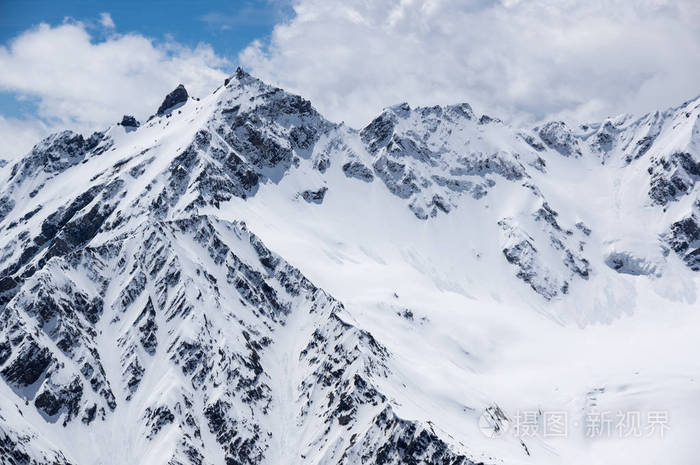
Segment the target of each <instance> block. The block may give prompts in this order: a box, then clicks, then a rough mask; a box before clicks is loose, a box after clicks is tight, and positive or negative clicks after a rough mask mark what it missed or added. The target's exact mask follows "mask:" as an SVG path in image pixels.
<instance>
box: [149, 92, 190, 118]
mask: <svg viewBox="0 0 700 465" xmlns="http://www.w3.org/2000/svg"><path fill="white" fill-rule="evenodd" d="M188 97H189V94H188V93H187V89H185V86H183V85H182V84H179V85H178V86H177V87H176V88H175V90H173V91H172V92H170V93H169V94H168V95H166V96H165V99H164V100H163V103H161V104H160V107H158V111H157V112H156V114H157V115H158V116H161V115H163V114H165V113H167V112H168V111H170V110H173V109H174V108H175V106H176V105H182V104H184V103H185V102H187V98H188Z"/></svg>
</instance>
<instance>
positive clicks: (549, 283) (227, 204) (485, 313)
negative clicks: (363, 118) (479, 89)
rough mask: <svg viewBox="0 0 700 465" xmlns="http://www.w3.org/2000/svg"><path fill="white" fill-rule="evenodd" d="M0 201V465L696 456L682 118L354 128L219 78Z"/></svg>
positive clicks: (695, 344)
mask: <svg viewBox="0 0 700 465" xmlns="http://www.w3.org/2000/svg"><path fill="white" fill-rule="evenodd" d="M0 179H1V180H2V182H1V184H0V186H1V187H0V190H1V192H0V269H2V272H0V377H1V379H2V382H0V457H1V459H0V462H1V463H3V464H12V465H20V464H73V465H90V464H105V465H107V464H110V465H111V464H115V465H116V464H124V463H132V464H183V465H185V464H193V465H200V464H201V465H205V464H206V465H209V464H212V465H213V464H226V465H253V464H274V465H283V464H314V465H321V464H434V465H437V464H440V465H448V464H449V465H453V464H454V465H456V464H460V465H468V464H476V463H485V464H502V463H503V464H511V463H513V464H515V463H518V464H519V463H538V464H541V463H562V464H563V463H566V464H584V463H585V464H592V463H600V464H610V463H635V464H644V463H649V464H651V463H675V464H686V463H687V464H691V463H696V462H697V458H696V456H697V452H698V449H697V446H696V445H695V443H696V440H695V437H694V436H695V433H696V432H697V431H698V429H699V428H700V420H699V419H698V418H700V416H699V415H700V401H699V400H698V399H700V389H699V388H698V382H699V380H700V377H699V376H700V361H698V358H697V356H696V355H697V354H698V350H699V349H700V338H699V337H698V335H699V332H700V330H698V328H700V315H699V314H698V301H697V293H698V285H699V284H700V279H699V275H698V273H697V272H698V271H700V196H699V195H698V192H699V190H700V187H699V186H700V182H699V181H700V98H698V99H695V100H692V101H689V102H686V103H684V104H682V105H680V106H678V107H676V108H672V109H669V110H667V111H664V112H657V113H654V114H649V115H644V116H642V117H641V118H634V117H631V116H624V117H619V118H614V119H608V120H606V121H603V122H599V123H595V124H586V125H581V126H577V127H568V126H567V125H566V124H564V123H562V122H556V121H554V122H549V123H546V124H543V125H541V126H538V127H535V128H514V127H511V126H509V125H507V124H504V123H503V122H502V121H501V120H499V119H497V118H495V117H490V116H487V115H479V114H477V113H475V111H474V110H473V109H472V108H471V107H470V106H469V105H468V104H466V103H463V104H457V105H451V106H446V107H431V108H411V107H410V106H409V105H408V104H401V105H397V106H395V107H391V108H388V109H386V110H385V111H384V112H383V113H382V114H381V115H379V116H378V117H377V118H376V119H375V120H374V121H372V122H371V123H370V124H369V125H368V126H367V127H365V128H364V129H362V130H360V131H358V130H355V129H352V128H349V127H347V126H345V125H343V124H335V123H333V122H330V121H327V120H326V119H324V118H323V116H322V115H320V114H319V113H318V112H317V111H316V110H315V109H314V108H313V107H312V105H311V103H310V102H308V101H306V100H304V99H303V98H301V97H298V96H295V95H291V94H289V93H287V92H285V91H283V90H281V89H278V88H274V87H271V86H268V85H266V84H264V83H263V82H261V81H259V80H258V79H256V78H254V77H252V76H250V75H249V74H247V73H245V72H244V71H242V70H240V69H239V70H237V71H236V73H235V74H234V75H233V76H231V77H230V78H229V79H227V80H226V81H225V82H224V83H223V85H222V86H221V87H219V88H218V89H216V90H215V91H214V92H213V93H212V94H211V95H209V96H206V97H202V98H195V97H192V96H190V95H188V93H187V91H186V89H185V88H184V87H182V86H180V87H178V88H177V89H175V90H174V91H173V92H172V93H171V94H169V95H168V96H167V97H166V98H165V100H164V102H163V104H162V105H161V106H160V108H159V109H158V110H157V112H156V114H155V115H154V116H152V117H151V118H150V119H149V120H148V121H146V122H144V123H142V124H139V122H137V121H136V120H135V119H134V118H133V117H130V116H125V117H124V119H123V120H122V121H121V122H120V123H119V124H117V125H115V126H113V127H111V128H109V129H108V130H106V131H104V132H98V133H95V134H92V135H91V136H89V137H87V138H85V137H84V136H82V135H79V134H76V133H73V132H70V131H66V132H63V133H60V134H55V135H52V136H50V137H48V138H47V139H45V140H43V141H41V142H40V143H39V144H37V145H36V146H35V147H34V148H33V149H32V151H31V152H30V153H29V154H27V155H26V156H25V157H24V158H22V159H20V160H19V161H17V162H15V163H8V164H6V165H5V166H4V167H2V168H0ZM523 412H530V413H534V417H533V418H534V425H535V426H537V425H539V426H543V422H544V421H545V420H546V418H547V415H548V414H551V413H553V412H558V413H563V414H565V418H566V425H567V426H568V430H567V432H566V434H565V435H557V436H556V437H552V436H551V435H550V437H547V436H546V435H542V434H525V433H526V431H524V429H523V426H524V424H523V421H521V420H522V418H521V417H522V415H521V414H522V413H523ZM650 412H656V415H657V416H655V417H654V418H655V419H656V420H657V421H656V424H655V425H650V424H645V423H644V419H647V420H648V418H647V416H643V417H642V422H641V424H640V428H642V429H643V428H648V427H650V426H655V427H660V428H661V429H660V430H657V431H649V433H650V434H644V432H645V431H640V434H639V435H636V434H630V435H629V436H622V435H615V434H612V433H613V432H614V431H612V430H611V431H607V433H609V434H598V435H596V434H592V431H591V430H590V429H589V427H590V425H588V424H586V422H587V421H589V420H590V418H591V417H592V416H593V415H603V414H607V413H610V414H613V415H614V414H619V413H624V414H625V415H627V414H630V413H632V414H634V413H639V414H640V415H647V414H648V413H650ZM662 414H664V415H665V416H663V415H662ZM660 416H661V417H663V419H665V422H664V423H663V424H661V422H659V421H658V420H659V418H660ZM533 418H530V419H531V420H532V419H533ZM516 426H519V428H516ZM531 426H532V425H531ZM623 426H629V424H624V425H623ZM651 433H654V434H651ZM661 436H663V437H661Z"/></svg>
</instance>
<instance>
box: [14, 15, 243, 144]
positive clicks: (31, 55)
mask: <svg viewBox="0 0 700 465" xmlns="http://www.w3.org/2000/svg"><path fill="white" fill-rule="evenodd" d="M105 18H107V19H108V20H109V21H105ZM110 22H111V24H112V25H113V21H111V17H109V16H106V17H105V16H103V17H102V23H103V24H104V25H105V27H109V28H111V26H110ZM105 23H107V24H105ZM111 29H113V28H111ZM92 32H94V30H92V29H90V28H88V26H86V25H85V24H83V23H79V22H69V23H64V24H62V25H59V26H56V27H52V26H49V25H47V24H41V25H39V26H38V27H36V28H34V29H31V30H28V31H26V32H25V33H23V34H22V35H20V36H18V37H17V38H15V39H14V40H13V41H11V42H10V43H9V44H8V45H7V46H5V47H0V69H2V70H3V71H2V73H0V91H6V92H12V93H14V94H15V95H18V96H19V97H20V98H29V99H31V101H33V102H36V104H37V116H38V119H36V120H32V119H29V120H22V119H16V118H15V119H4V120H0V135H2V136H3V138H5V131H4V130H3V129H11V128H13V127H16V126H18V125H21V123H22V122H24V123H25V125H26V127H27V128H31V129H32V130H29V129H28V130H27V132H26V133H25V134H26V135H27V136H30V135H33V134H40V133H42V132H43V134H41V135H44V134H46V131H50V130H55V129H58V128H70V129H74V130H80V131H92V130H96V129H103V128H105V127H106V126H108V125H110V124H114V123H115V122H116V121H118V120H119V119H120V118H121V115H123V114H133V115H135V116H137V118H145V117H147V116H148V115H150V114H153V113H155V110H156V109H157V108H158V105H159V104H160V102H161V100H162V99H163V97H164V96H165V94H166V93H167V92H169V91H171V90H172V89H173V88H175V86H177V85H178V84H179V83H182V84H184V85H185V87H186V88H187V89H188V91H189V92H190V94H192V95H195V96H197V95H203V94H204V93H208V92H211V90H212V89H213V88H215V87H216V86H217V85H218V84H219V83H220V82H221V81H222V80H223V79H224V77H225V76H226V73H224V72H223V71H222V69H225V68H228V67H230V63H228V61H226V60H225V59H223V58H221V57H219V56H218V55H216V53H215V52H214V51H213V50H212V48H211V47H210V46H208V45H204V44H200V45H198V46H196V47H194V48H190V47H186V46H183V45H181V44H178V43H176V42H173V41H165V42H156V41H154V40H152V39H150V38H147V37H144V36H142V35H138V34H117V33H114V32H111V33H110V34H109V35H108V37H107V39H105V40H99V41H98V40H95V38H94V37H93V36H92V35H91V33H92ZM42 129H43V131H42ZM7 137H10V138H14V136H13V135H9V136H7ZM32 142H36V140H33V141H32ZM26 145H27V144H26V143H25V144H19V145H17V146H18V147H19V146H22V147H24V146H26ZM4 150H5V151H13V149H12V148H8V146H7V145H5V147H4ZM6 155H8V154H2V153H0V156H6Z"/></svg>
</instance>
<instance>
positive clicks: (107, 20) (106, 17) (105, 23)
mask: <svg viewBox="0 0 700 465" xmlns="http://www.w3.org/2000/svg"><path fill="white" fill-rule="evenodd" d="M100 24H101V25H102V27H106V28H107V29H114V28H115V27H116V25H115V24H114V20H113V19H112V15H110V14H109V13H100Z"/></svg>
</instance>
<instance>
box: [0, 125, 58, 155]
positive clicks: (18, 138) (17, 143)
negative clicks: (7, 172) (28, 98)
mask: <svg viewBox="0 0 700 465" xmlns="http://www.w3.org/2000/svg"><path fill="white" fill-rule="evenodd" d="M49 130H50V129H49V128H48V127H47V126H46V125H45V124H44V123H42V122H41V121H39V120H37V119H29V120H27V119H20V118H5V117H4V116H0V139H1V140H2V144H1V145H0V159H3V160H12V159H14V158H16V157H17V156H18V155H20V154H23V153H26V152H28V151H29V149H31V148H32V146H33V145H34V144H35V143H36V142H37V141H38V140H39V139H41V138H42V137H44V136H45V135H46V134H47V133H48V132H49Z"/></svg>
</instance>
